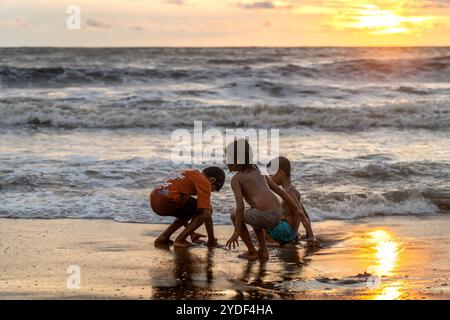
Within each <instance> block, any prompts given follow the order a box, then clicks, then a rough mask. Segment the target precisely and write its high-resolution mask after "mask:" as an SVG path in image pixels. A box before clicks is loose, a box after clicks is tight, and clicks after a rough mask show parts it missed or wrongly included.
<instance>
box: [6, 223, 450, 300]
mask: <svg viewBox="0 0 450 320" xmlns="http://www.w3.org/2000/svg"><path fill="white" fill-rule="evenodd" d="M314 227H315V230H317V231H316V233H317V235H318V238H319V239H321V241H322V246H321V248H319V249H317V250H311V249H307V248H305V246H302V245H299V246H297V247H296V248H271V249H270V260H269V262H267V263H262V264H261V263H259V262H254V263H249V262H247V261H245V260H242V259H240V258H238V254H239V253H242V252H243V251H244V247H243V246H241V247H240V248H239V249H237V250H235V251H231V252H230V251H228V250H227V249H224V248H216V249H208V248H206V247H205V246H202V245H198V246H195V247H193V248H191V249H188V250H186V249H181V250H175V251H174V250H173V248H170V249H167V250H164V249H156V248H154V247H153V240H154V239H155V237H156V236H157V235H158V234H159V232H161V230H162V229H163V228H164V225H155V224H131V223H118V222H113V221H109V220H88V219H86V220H81V219H80V220H76V219H73V220H72V219H54V220H41V219H35V220H33V219H1V220H0V299H181V298H183V299H449V298H450V289H449V284H450V280H449V275H450V259H449V257H450V236H449V234H448V230H450V219H449V218H448V217H447V216H434V217H431V218H430V217H427V218H426V219H424V218H420V217H379V218H370V219H364V220H357V221H353V222H345V221H326V222H319V223H315V224H314ZM231 232H232V227H231V226H229V225H221V226H216V233H217V237H218V239H219V242H220V243H222V244H223V243H225V242H226V239H227V238H228V237H229V235H230V234H231ZM70 266H78V267H79V268H80V271H81V274H80V276H81V277H80V280H81V282H80V288H79V289H73V288H71V289H70V288H68V286H67V279H68V277H69V274H67V270H68V268H69V267H70ZM69 287H70V286H69Z"/></svg>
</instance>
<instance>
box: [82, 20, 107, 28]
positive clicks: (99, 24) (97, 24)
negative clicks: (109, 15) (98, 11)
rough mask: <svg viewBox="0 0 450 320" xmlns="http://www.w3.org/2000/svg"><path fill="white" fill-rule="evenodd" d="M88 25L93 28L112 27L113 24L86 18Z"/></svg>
mask: <svg viewBox="0 0 450 320" xmlns="http://www.w3.org/2000/svg"><path fill="white" fill-rule="evenodd" d="M86 25H87V27H88V28H92V29H111V25H109V24H107V23H105V22H102V21H99V20H94V19H87V20H86Z"/></svg>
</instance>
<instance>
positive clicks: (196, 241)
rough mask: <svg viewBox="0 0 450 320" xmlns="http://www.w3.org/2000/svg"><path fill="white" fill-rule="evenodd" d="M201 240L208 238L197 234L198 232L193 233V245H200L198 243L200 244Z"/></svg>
mask: <svg viewBox="0 0 450 320" xmlns="http://www.w3.org/2000/svg"><path fill="white" fill-rule="evenodd" d="M201 238H206V236H205V235H203V234H200V233H196V232H192V233H191V241H192V242H193V243H198V242H200V239H201Z"/></svg>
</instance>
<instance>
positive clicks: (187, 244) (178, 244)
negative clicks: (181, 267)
mask: <svg viewBox="0 0 450 320" xmlns="http://www.w3.org/2000/svg"><path fill="white" fill-rule="evenodd" d="M190 246H192V243H190V242H189V241H187V240H175V242H174V243H173V247H174V248H189V247H190Z"/></svg>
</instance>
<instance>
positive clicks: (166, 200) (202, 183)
mask: <svg viewBox="0 0 450 320" xmlns="http://www.w3.org/2000/svg"><path fill="white" fill-rule="evenodd" d="M161 191H162V192H161ZM211 191H212V186H211V183H210V182H209V180H208V179H207V178H206V177H205V176H204V175H203V174H202V173H201V172H200V171H198V170H184V171H182V172H180V173H179V174H178V175H171V176H169V177H167V178H166V179H165V181H164V182H163V183H162V184H160V185H158V186H156V187H155V188H154V189H153V192H152V194H154V193H158V196H157V197H156V196H155V197H153V196H152V197H151V205H152V208H153V209H154V210H155V212H157V213H170V212H172V211H174V210H176V209H177V208H180V207H182V206H183V205H184V204H185V203H186V201H187V200H188V199H189V197H190V196H193V195H196V196H197V208H198V209H211Z"/></svg>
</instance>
